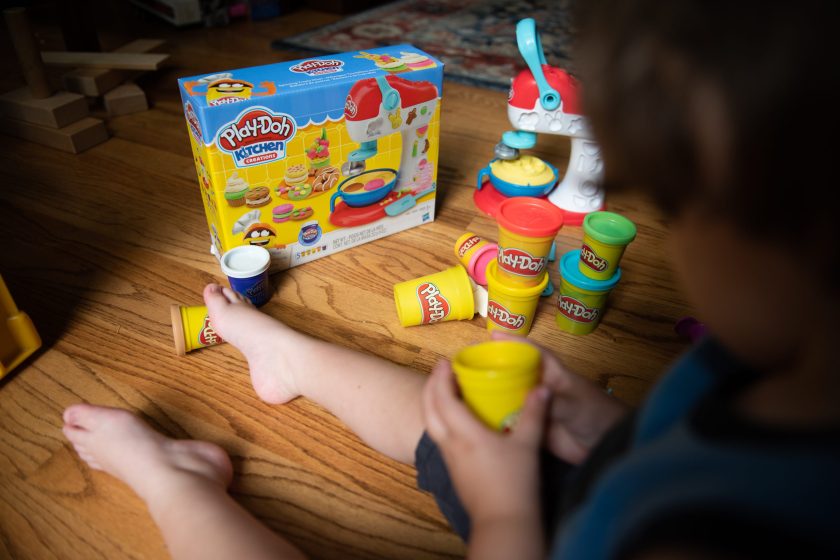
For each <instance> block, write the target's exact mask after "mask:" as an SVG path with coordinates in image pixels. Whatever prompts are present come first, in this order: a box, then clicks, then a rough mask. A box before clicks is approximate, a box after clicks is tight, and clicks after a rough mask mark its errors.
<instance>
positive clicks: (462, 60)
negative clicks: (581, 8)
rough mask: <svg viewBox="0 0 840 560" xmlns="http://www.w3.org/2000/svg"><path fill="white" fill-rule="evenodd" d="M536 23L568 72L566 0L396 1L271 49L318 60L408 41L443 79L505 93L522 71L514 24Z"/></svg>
mask: <svg viewBox="0 0 840 560" xmlns="http://www.w3.org/2000/svg"><path fill="white" fill-rule="evenodd" d="M526 17H532V18H534V19H535V20H536V22H537V31H538V32H539V34H540V39H541V41H542V45H543V49H544V50H545V56H546V60H547V61H548V63H549V64H551V65H553V66H560V67H561V68H563V67H568V55H567V53H568V45H569V24H568V2H567V0H399V1H397V2H392V3H390V4H386V5H384V6H380V7H378V8H374V9H372V10H368V11H366V12H362V13H360V14H357V15H354V16H350V17H348V18H346V19H343V20H341V21H339V22H337V23H334V24H331V25H327V26H325V27H320V28H318V29H315V30H313V31H308V32H306V33H302V34H300V35H295V36H293V37H289V38H286V39H282V40H279V41H275V42H274V43H272V48H275V49H278V50H279V49H288V48H293V49H298V50H304V51H308V52H310V53H317V54H330V53H336V52H344V51H356V50H364V49H371V48H374V47H382V46H387V45H395V44H399V43H411V44H412V45H414V46H415V47H418V48H420V49H422V50H424V51H426V52H427V53H429V54H431V55H433V56H435V57H437V58H439V59H440V60H442V61H443V62H444V64H445V66H444V74H445V77H447V78H449V79H453V80H457V81H460V82H465V83H469V84H472V85H479V86H484V87H489V88H493V89H499V90H506V89H508V87H509V85H510V79H511V78H512V77H513V76H514V75H515V73H516V72H517V71H519V70H521V69H522V68H524V67H525V61H524V60H522V57H521V55H520V54H519V49H518V48H517V46H516V23H517V22H518V21H519V20H520V19H522V18H526Z"/></svg>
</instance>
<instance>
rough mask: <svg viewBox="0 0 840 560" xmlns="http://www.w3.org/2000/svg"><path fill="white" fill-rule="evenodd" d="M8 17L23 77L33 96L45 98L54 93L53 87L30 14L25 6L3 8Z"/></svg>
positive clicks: (8, 24) (7, 22) (10, 34)
mask: <svg viewBox="0 0 840 560" xmlns="http://www.w3.org/2000/svg"><path fill="white" fill-rule="evenodd" d="M3 16H4V17H5V19H6V26H7V27H8V28H9V36H10V37H11V38H12V44H13V45H14V47H15V54H17V58H18V62H19V63H20V68H21V70H23V77H24V79H25V80H26V83H27V85H28V86H29V91H30V92H31V93H32V97H34V98H36V99H43V98H45V97H49V96H50V94H52V92H53V89H52V87H51V86H50V84H49V81H48V80H47V76H46V74H45V73H44V63H43V62H42V61H41V57H40V56H38V52H39V51H40V48H39V46H38V40H37V39H36V38H35V34H34V33H33V32H32V27H31V26H30V24H29V16H28V15H27V14H26V10H25V9H24V8H8V9H6V10H3Z"/></svg>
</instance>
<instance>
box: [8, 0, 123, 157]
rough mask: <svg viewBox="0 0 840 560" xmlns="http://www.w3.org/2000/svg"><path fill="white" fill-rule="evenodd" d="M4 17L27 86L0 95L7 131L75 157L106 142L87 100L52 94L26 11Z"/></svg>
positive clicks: (10, 11) (101, 125)
mask: <svg viewBox="0 0 840 560" xmlns="http://www.w3.org/2000/svg"><path fill="white" fill-rule="evenodd" d="M3 15H4V17H5V19H6V25H7V27H8V28H9V35H10V37H11V39H12V43H13V45H14V47H15V53H16V54H17V58H18V62H19V63H20V65H21V68H22V69H23V75H24V79H25V80H26V84H27V87H24V88H20V89H17V90H14V91H10V92H8V93H6V94H3V95H2V96H0V126H2V130H3V131H4V132H6V133H8V134H12V135H14V136H18V137H20V138H23V139H25V140H29V141H31V142H37V143H39V144H44V145H46V146H50V147H52V148H57V149H59V150H64V151H66V152H72V153H79V152H82V151H84V150H86V149H88V148H90V147H92V146H95V145H96V144H99V143H100V142H104V141H105V140H107V139H108V130H107V129H106V128H105V123H104V122H102V120H101V119H96V118H93V117H91V116H90V115H89V111H88V104H87V101H86V100H85V97H84V96H83V95H79V94H77V93H70V92H66V91H60V92H53V90H52V88H51V87H50V85H49V82H48V81H47V77H46V73H45V72H44V64H43V62H42V60H41V52H40V49H39V48H38V43H37V41H36V39H35V34H34V33H33V32H32V28H31V26H30V24H29V18H28V17H27V14H26V11H25V10H24V9H23V8H10V9H7V10H4V12H3Z"/></svg>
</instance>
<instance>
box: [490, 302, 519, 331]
mask: <svg viewBox="0 0 840 560" xmlns="http://www.w3.org/2000/svg"><path fill="white" fill-rule="evenodd" d="M487 318H488V319H490V320H491V321H493V322H494V323H496V324H497V325H499V326H500V327H502V328H503V329H508V330H511V331H518V330H519V329H521V328H522V327H524V326H525V320H526V319H525V315H519V314H517V313H511V312H510V310H508V308H507V307H505V306H504V305H502V304H501V303H499V302H498V301H495V300H492V299H491V300H490V301H488V302H487Z"/></svg>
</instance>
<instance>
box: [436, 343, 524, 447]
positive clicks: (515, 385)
mask: <svg viewBox="0 0 840 560" xmlns="http://www.w3.org/2000/svg"><path fill="white" fill-rule="evenodd" d="M452 369H453V371H454V372H455V378H456V380H457V381H458V386H459V387H460V389H461V394H462V396H463V398H464V402H465V403H466V405H467V407H468V408H469V409H470V410H471V411H472V412H473V414H475V415H476V416H477V417H478V418H479V419H480V420H481V421H482V422H484V424H486V425H487V426H488V427H490V428H492V429H494V430H498V431H508V430H509V429H510V428H512V427H513V425H514V424H515V423H516V419H517V418H518V417H519V413H520V411H521V410H522V406H523V405H524V404H525V399H526V397H527V396H528V392H529V391H530V390H531V389H532V388H533V387H534V386H536V384H537V382H538V381H539V376H540V352H539V350H538V349H537V348H536V347H534V346H532V345H531V344H528V343H526V342H517V341H507V340H505V341H490V342H482V343H479V344H474V345H472V346H467V347H466V348H463V349H462V350H460V351H459V352H458V353H457V354H456V355H455V357H454V358H453V359H452Z"/></svg>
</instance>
